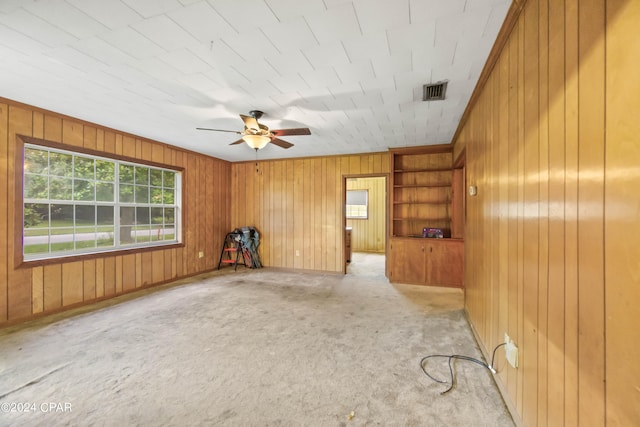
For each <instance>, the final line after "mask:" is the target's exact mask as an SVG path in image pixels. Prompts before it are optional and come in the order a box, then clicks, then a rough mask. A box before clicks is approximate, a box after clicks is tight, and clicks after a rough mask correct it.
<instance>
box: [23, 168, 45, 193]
mask: <svg viewBox="0 0 640 427" xmlns="http://www.w3.org/2000/svg"><path fill="white" fill-rule="evenodd" d="M47 184H48V183H47V177H46V176H42V175H31V174H25V176H24V197H25V199H48V198H49V187H48V185H47Z"/></svg>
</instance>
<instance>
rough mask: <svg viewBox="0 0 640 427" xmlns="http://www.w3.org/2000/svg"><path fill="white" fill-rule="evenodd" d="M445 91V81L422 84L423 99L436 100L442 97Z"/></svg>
mask: <svg viewBox="0 0 640 427" xmlns="http://www.w3.org/2000/svg"><path fill="white" fill-rule="evenodd" d="M446 91H447V82H440V83H434V84H428V85H424V86H422V100H423V101H438V100H441V99H444V94H445V92H446Z"/></svg>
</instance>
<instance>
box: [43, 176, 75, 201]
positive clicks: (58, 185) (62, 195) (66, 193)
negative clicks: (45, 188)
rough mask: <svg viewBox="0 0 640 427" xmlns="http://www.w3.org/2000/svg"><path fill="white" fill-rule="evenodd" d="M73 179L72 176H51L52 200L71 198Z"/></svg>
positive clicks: (50, 191)
mask: <svg viewBox="0 0 640 427" xmlns="http://www.w3.org/2000/svg"><path fill="white" fill-rule="evenodd" d="M72 188H73V180H72V179H71V178H54V177H51V178H49V199H50V200H71V195H72V193H73V192H72Z"/></svg>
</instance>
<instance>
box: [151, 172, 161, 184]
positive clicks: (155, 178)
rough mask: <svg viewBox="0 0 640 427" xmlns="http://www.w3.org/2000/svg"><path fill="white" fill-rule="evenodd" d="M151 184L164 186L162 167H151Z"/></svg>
mask: <svg viewBox="0 0 640 427" xmlns="http://www.w3.org/2000/svg"><path fill="white" fill-rule="evenodd" d="M151 185H154V186H156V187H162V171H161V170H160V169H151Z"/></svg>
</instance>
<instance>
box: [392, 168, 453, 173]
mask: <svg viewBox="0 0 640 427" xmlns="http://www.w3.org/2000/svg"><path fill="white" fill-rule="evenodd" d="M451 170H452V169H451V168H431V169H429V168H426V169H394V170H393V172H394V173H414V172H451Z"/></svg>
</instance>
